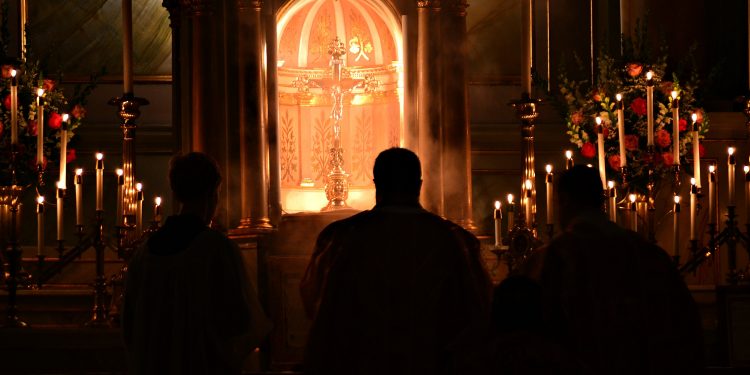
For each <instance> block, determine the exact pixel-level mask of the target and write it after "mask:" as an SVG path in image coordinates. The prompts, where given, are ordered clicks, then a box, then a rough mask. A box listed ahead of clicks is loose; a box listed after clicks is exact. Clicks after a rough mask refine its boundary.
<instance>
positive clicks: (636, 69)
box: [627, 63, 643, 78]
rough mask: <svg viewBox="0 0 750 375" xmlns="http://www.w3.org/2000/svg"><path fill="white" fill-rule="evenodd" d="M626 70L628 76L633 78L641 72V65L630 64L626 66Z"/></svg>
mask: <svg viewBox="0 0 750 375" xmlns="http://www.w3.org/2000/svg"><path fill="white" fill-rule="evenodd" d="M627 69H628V75H630V76H631V77H634V78H635V77H637V76H639V75H640V74H641V72H642V71H643V65H641V64H638V63H630V64H628V65H627Z"/></svg>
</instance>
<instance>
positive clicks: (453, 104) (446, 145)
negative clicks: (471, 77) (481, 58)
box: [441, 0, 476, 229]
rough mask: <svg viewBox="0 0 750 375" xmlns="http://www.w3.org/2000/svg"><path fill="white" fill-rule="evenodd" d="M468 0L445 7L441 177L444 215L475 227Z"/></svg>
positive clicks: (472, 227)
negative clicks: (468, 71)
mask: <svg viewBox="0 0 750 375" xmlns="http://www.w3.org/2000/svg"><path fill="white" fill-rule="evenodd" d="M467 6H468V4H467V3H466V0H458V1H456V3H455V4H453V5H452V6H451V7H450V8H444V10H443V13H444V14H443V25H442V30H443V34H442V35H443V38H442V40H443V46H444V47H443V61H444V62H443V77H444V82H443V85H444V90H443V92H442V97H443V101H442V104H443V105H442V106H441V108H442V134H443V139H442V141H443V152H442V159H443V162H442V164H443V165H442V168H443V170H442V176H443V201H444V202H446V203H445V205H444V214H445V217H446V218H448V219H450V220H452V221H454V222H456V223H458V224H460V225H462V226H464V227H465V228H467V229H476V227H475V226H474V223H473V220H472V206H471V199H472V197H471V139H470V129H469V96H468V90H467V87H466V80H467V74H466V61H467V50H466V48H467V46H466V7H467Z"/></svg>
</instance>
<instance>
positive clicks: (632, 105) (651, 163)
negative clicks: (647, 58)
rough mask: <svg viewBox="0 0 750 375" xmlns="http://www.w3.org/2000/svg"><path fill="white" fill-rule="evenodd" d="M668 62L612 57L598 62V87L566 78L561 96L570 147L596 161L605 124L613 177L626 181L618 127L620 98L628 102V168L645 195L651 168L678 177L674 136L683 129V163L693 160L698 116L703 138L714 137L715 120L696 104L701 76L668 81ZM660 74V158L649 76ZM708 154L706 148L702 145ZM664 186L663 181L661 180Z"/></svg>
mask: <svg viewBox="0 0 750 375" xmlns="http://www.w3.org/2000/svg"><path fill="white" fill-rule="evenodd" d="M666 61H667V57H666V55H663V56H662V57H660V58H658V59H657V60H656V62H654V63H651V64H648V63H645V62H638V61H634V60H624V59H623V60H617V59H615V58H613V57H610V56H608V55H606V54H603V55H601V57H600V58H599V59H598V77H597V80H596V82H595V84H593V85H592V84H591V83H590V82H588V81H586V80H581V81H576V80H572V79H569V78H568V77H567V76H566V74H565V73H563V74H561V75H560V86H559V88H560V94H562V97H563V99H564V100H563V106H562V107H563V115H564V118H565V123H566V125H567V129H568V130H567V134H568V135H569V136H570V142H571V143H572V144H574V145H575V146H577V148H578V149H579V153H580V155H581V156H582V157H584V158H586V159H591V158H594V157H595V156H596V142H597V141H596V139H597V135H596V132H595V124H596V123H595V118H596V117H597V116H599V117H600V118H601V119H602V125H603V129H602V132H603V134H604V140H605V141H604V150H605V151H604V152H605V159H606V173H607V178H608V179H610V180H616V181H620V182H622V176H621V174H620V167H621V160H620V144H619V142H620V140H619V138H618V128H617V104H618V103H617V101H616V95H617V94H620V95H622V100H623V101H624V134H625V136H624V146H625V149H626V152H625V155H626V159H627V160H626V164H627V167H628V183H629V184H630V186H631V187H632V188H633V189H634V190H636V191H640V192H644V191H645V190H646V183H647V179H648V169H649V167H651V168H652V169H653V171H654V176H655V178H656V179H657V180H658V179H659V178H661V177H663V176H665V175H667V174H670V175H671V174H672V173H673V169H672V165H674V164H675V160H674V153H673V140H672V135H673V134H674V133H673V129H674V126H678V127H679V133H678V134H679V142H678V144H679V155H680V160H681V162H682V163H684V162H685V157H686V156H691V155H692V137H693V135H692V134H693V133H692V128H691V126H692V120H691V119H690V118H691V114H692V113H695V114H697V121H696V123H697V125H698V134H699V137H700V138H703V136H704V135H705V134H706V133H707V132H708V129H709V119H708V117H707V116H706V113H705V111H704V110H703V109H702V108H700V107H698V106H697V105H696V100H695V90H696V87H697V83H698V80H697V76H696V74H695V73H693V74H691V77H690V79H689V80H687V81H685V82H683V83H681V82H680V81H679V79H678V77H677V74H675V73H672V78H671V79H668V78H667V77H666V72H667V63H666ZM647 71H652V72H653V74H654V81H653V85H654V90H653V91H654V99H653V103H654V107H653V108H654V115H653V118H654V153H653V154H650V153H649V152H647V147H646V146H647V102H646V88H647V78H646V72H647ZM672 91H676V92H677V93H678V99H679V121H678V123H677V124H675V123H674V121H673V117H672V109H671V108H672V97H671V92H672ZM699 147H700V154H701V156H702V155H703V153H704V151H703V145H700V146H699ZM657 182H658V181H657Z"/></svg>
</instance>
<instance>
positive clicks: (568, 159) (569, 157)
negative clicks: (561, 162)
mask: <svg viewBox="0 0 750 375" xmlns="http://www.w3.org/2000/svg"><path fill="white" fill-rule="evenodd" d="M574 165H575V163H574V162H573V151H570V150H565V169H566V170H567V169H570V168H573V166H574Z"/></svg>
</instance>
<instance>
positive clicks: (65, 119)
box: [62, 113, 69, 122]
mask: <svg viewBox="0 0 750 375" xmlns="http://www.w3.org/2000/svg"><path fill="white" fill-rule="evenodd" d="M68 117H69V116H68V114H67V113H63V115H62V120H63V122H68Z"/></svg>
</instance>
